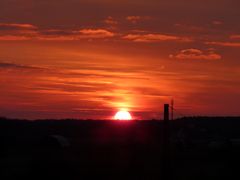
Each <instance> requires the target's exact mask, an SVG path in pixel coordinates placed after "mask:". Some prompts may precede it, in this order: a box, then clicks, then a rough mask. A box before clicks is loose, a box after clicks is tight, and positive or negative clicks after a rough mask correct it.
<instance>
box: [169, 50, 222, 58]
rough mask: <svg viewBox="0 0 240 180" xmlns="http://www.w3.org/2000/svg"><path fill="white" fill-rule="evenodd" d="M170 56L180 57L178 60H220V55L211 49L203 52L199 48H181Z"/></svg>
mask: <svg viewBox="0 0 240 180" xmlns="http://www.w3.org/2000/svg"><path fill="white" fill-rule="evenodd" d="M169 57H170V58H175V59H180V60H188V59H189V60H220V59H222V57H221V55H219V54H216V53H214V52H213V51H208V52H207V53H204V52H203V51H201V50H199V49H184V50H181V51H180V52H179V53H178V54H176V55H170V56H169Z"/></svg>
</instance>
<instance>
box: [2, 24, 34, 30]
mask: <svg viewBox="0 0 240 180" xmlns="http://www.w3.org/2000/svg"><path fill="white" fill-rule="evenodd" d="M16 29H28V30H34V29H37V27H36V26H34V25H32V24H17V23H0V30H16Z"/></svg>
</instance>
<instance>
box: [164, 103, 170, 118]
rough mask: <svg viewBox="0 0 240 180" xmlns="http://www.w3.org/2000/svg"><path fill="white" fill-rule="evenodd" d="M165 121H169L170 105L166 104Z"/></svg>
mask: <svg viewBox="0 0 240 180" xmlns="http://www.w3.org/2000/svg"><path fill="white" fill-rule="evenodd" d="M164 121H165V122H168V121H169V104H164Z"/></svg>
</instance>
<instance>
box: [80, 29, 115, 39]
mask: <svg viewBox="0 0 240 180" xmlns="http://www.w3.org/2000/svg"><path fill="white" fill-rule="evenodd" d="M79 32H80V33H81V34H82V37H86V38H109V37H114V36H115V34H114V33H113V32H110V31H108V30H106V29H82V30H80V31H79Z"/></svg>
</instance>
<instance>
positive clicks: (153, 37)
mask: <svg viewBox="0 0 240 180" xmlns="http://www.w3.org/2000/svg"><path fill="white" fill-rule="evenodd" d="M123 39H125V40H130V41H134V42H161V41H182V42H191V41H192V40H191V39H190V38H187V37H179V36H174V35H166V34H128V35H126V36H124V37H123Z"/></svg>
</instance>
